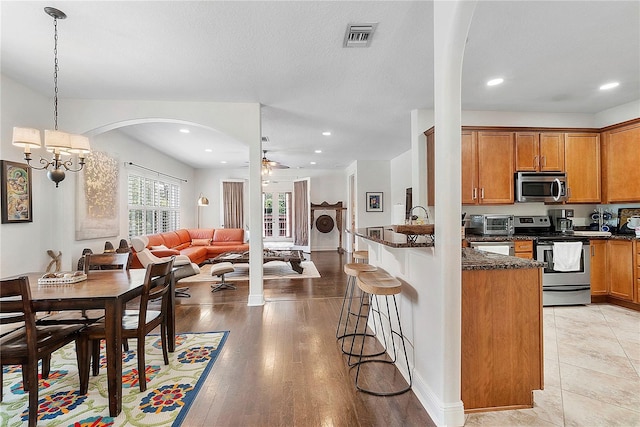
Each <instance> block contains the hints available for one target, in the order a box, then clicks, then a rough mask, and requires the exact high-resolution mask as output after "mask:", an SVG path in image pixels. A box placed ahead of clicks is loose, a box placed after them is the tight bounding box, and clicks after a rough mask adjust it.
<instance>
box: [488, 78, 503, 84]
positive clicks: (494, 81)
mask: <svg viewBox="0 0 640 427" xmlns="http://www.w3.org/2000/svg"><path fill="white" fill-rule="evenodd" d="M502 82H504V79H503V78H497V79H491V80H489V81H488V82H487V86H496V85H499V84H500V83H502Z"/></svg>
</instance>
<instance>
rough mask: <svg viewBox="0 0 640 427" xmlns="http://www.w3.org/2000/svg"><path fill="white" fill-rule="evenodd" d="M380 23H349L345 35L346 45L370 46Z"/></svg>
mask: <svg viewBox="0 0 640 427" xmlns="http://www.w3.org/2000/svg"><path fill="white" fill-rule="evenodd" d="M377 26H378V23H370V24H349V25H347V32H346V33H345V35H344V47H369V45H370V44H371V38H372V37H373V32H374V31H375V30H376V27H377Z"/></svg>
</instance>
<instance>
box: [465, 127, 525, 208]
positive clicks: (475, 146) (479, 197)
mask: <svg viewBox="0 0 640 427" xmlns="http://www.w3.org/2000/svg"><path fill="white" fill-rule="evenodd" d="M514 136H515V134H514V132H485V131H477V132H476V131H463V132H462V140H461V145H462V147H461V156H462V159H461V160H462V203H463V204H474V205H477V204H481V205H484V204H489V205H500V204H511V203H513V172H514V163H513V162H514Z"/></svg>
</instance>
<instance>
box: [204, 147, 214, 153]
mask: <svg viewBox="0 0 640 427" xmlns="http://www.w3.org/2000/svg"><path fill="white" fill-rule="evenodd" d="M204 151H206V152H207V153H213V150H212V149H211V148H205V149H204Z"/></svg>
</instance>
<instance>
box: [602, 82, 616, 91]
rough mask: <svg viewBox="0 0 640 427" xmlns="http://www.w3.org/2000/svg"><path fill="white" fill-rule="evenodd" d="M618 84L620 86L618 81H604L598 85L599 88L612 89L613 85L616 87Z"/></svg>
mask: <svg viewBox="0 0 640 427" xmlns="http://www.w3.org/2000/svg"><path fill="white" fill-rule="evenodd" d="M618 86H620V83H618V82H611V83H605V84H603V85H602V86H600V90H609V89H613V88H614V87H618Z"/></svg>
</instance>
